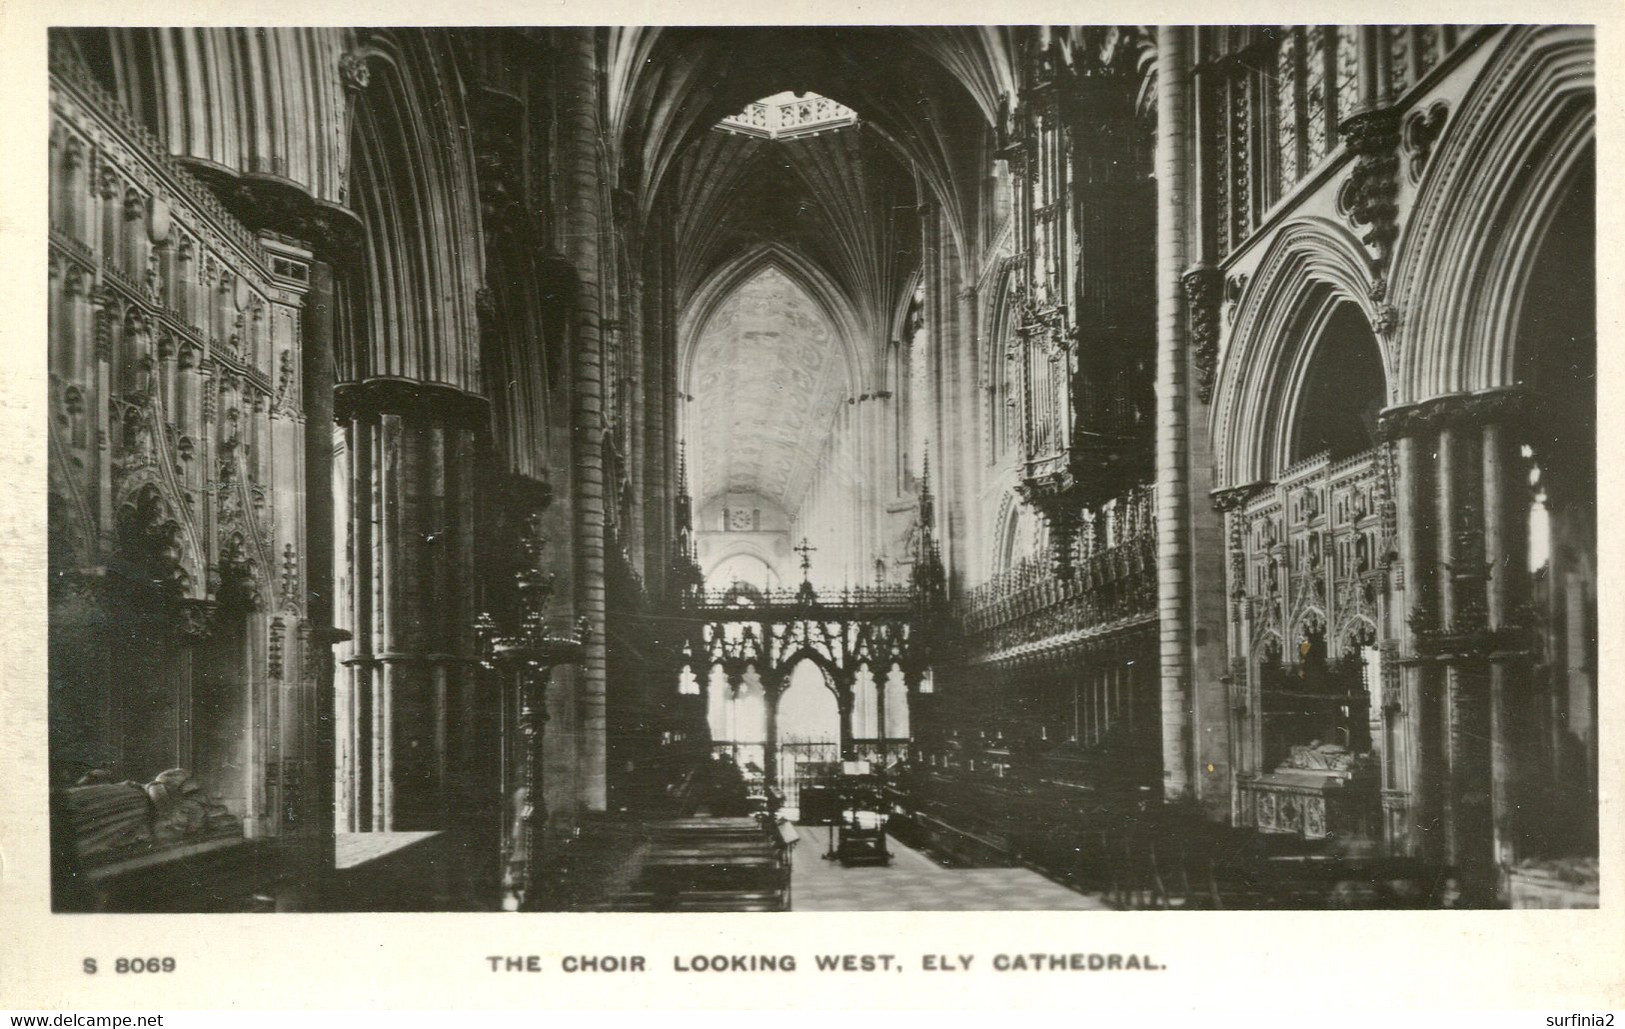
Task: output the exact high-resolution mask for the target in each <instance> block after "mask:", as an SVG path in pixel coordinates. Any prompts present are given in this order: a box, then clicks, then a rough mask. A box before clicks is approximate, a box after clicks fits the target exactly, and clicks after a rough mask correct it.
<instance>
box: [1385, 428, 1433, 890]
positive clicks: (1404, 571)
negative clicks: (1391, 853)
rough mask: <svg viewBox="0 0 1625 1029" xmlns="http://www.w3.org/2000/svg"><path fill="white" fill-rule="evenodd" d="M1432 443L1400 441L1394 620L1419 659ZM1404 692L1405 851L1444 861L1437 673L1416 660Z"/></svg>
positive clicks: (1426, 594) (1425, 608) (1427, 573)
mask: <svg viewBox="0 0 1625 1029" xmlns="http://www.w3.org/2000/svg"><path fill="white" fill-rule="evenodd" d="M1427 446H1428V444H1427V442H1426V441H1424V440H1423V439H1420V438H1418V437H1417V436H1416V435H1414V434H1412V435H1405V436H1402V437H1400V438H1399V439H1398V440H1397V441H1396V442H1395V449H1396V452H1397V464H1398V467H1397V469H1396V474H1395V480H1396V481H1395V483H1394V488H1395V491H1396V493H1397V494H1398V497H1397V500H1398V503H1397V511H1396V514H1397V520H1398V531H1399V539H1398V540H1397V541H1396V545H1397V549H1398V551H1399V567H1400V579H1401V582H1402V587H1403V593H1402V595H1401V600H1400V605H1399V606H1400V612H1399V616H1398V617H1396V618H1395V619H1394V624H1395V629H1396V631H1397V632H1398V633H1399V635H1400V638H1401V640H1402V641H1404V642H1403V643H1402V647H1403V650H1402V652H1404V653H1408V654H1412V655H1414V654H1415V651H1416V642H1415V637H1416V630H1417V627H1418V626H1419V625H1421V624H1424V623H1425V622H1426V620H1428V619H1430V618H1431V617H1432V614H1431V612H1432V603H1433V600H1432V596H1431V594H1432V588H1433V585H1432V584H1433V566H1432V564H1431V562H1429V561H1427V560H1425V558H1426V557H1427V556H1428V554H1429V552H1430V551H1431V550H1432V545H1431V542H1430V541H1429V540H1428V538H1427V534H1426V532H1425V527H1426V525H1427V522H1428V514H1427V511H1426V506H1425V499H1424V498H1425V497H1426V495H1427V490H1428V489H1429V488H1430V486H1431V482H1432V480H1431V477H1429V476H1428V475H1427V471H1426V467H1425V465H1424V463H1423V454H1424V453H1425V451H1426V449H1427ZM1402 674H1403V676H1404V680H1405V688H1404V701H1403V703H1404V713H1403V717H1404V722H1405V726H1404V738H1405V749H1406V751H1407V756H1408V760H1407V761H1406V769H1405V772H1406V774H1405V775H1404V778H1403V780H1402V788H1403V789H1404V790H1405V791H1406V793H1407V794H1408V798H1409V806H1410V811H1409V816H1410V817H1409V818H1407V819H1406V820H1405V824H1406V833H1407V835H1408V836H1409V839H1408V840H1407V841H1405V847H1404V849H1405V851H1406V852H1407V853H1409V854H1413V855H1416V856H1419V857H1422V858H1424V859H1426V860H1429V861H1438V860H1442V858H1443V850H1442V846H1441V843H1442V834H1441V833H1439V832H1438V831H1437V828H1438V819H1439V818H1440V817H1441V815H1440V811H1439V790H1438V785H1437V784H1438V781H1439V762H1440V736H1439V728H1438V713H1437V712H1438V700H1437V691H1436V689H1435V686H1434V683H1433V679H1434V675H1433V669H1431V668H1428V667H1427V666H1426V665H1423V664H1418V663H1416V662H1415V661H1410V662H1407V663H1406V664H1405V666H1404V670H1403V672H1402Z"/></svg>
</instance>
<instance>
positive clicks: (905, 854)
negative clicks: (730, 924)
mask: <svg viewBox="0 0 1625 1029" xmlns="http://www.w3.org/2000/svg"><path fill="white" fill-rule="evenodd" d="M796 831H797V832H798V833H800V835H801V840H800V842H799V843H797V844H796V849H795V851H794V853H793V854H792V855H791V861H792V863H793V871H792V873H791V891H792V892H791V907H792V909H793V910H796V911H1104V910H1107V906H1106V905H1105V904H1104V903H1102V902H1101V901H1099V900H1097V899H1096V898H1094V897H1087V896H1084V895H1083V894H1081V893H1074V892H1073V891H1072V890H1069V889H1067V888H1066V887H1065V886H1062V885H1060V884H1059V883H1055V882H1051V881H1050V880H1048V879H1046V878H1044V877H1043V876H1041V875H1039V874H1038V873H1037V872H1032V871H1029V870H1027V869H1025V868H943V867H942V866H941V865H938V864H937V863H936V862H934V861H932V860H931V859H930V858H928V857H926V856H925V855H924V854H921V853H920V852H919V851H917V850H913V849H911V848H909V847H905V846H904V845H903V844H901V843H898V842H897V841H896V840H892V839H888V840H887V841H886V845H887V847H888V848H889V849H890V850H891V852H892V854H893V855H894V856H893V858H892V862H891V864H889V865H886V866H884V867H880V866H861V865H860V866H858V867H855V868H842V867H841V863H840V862H839V861H828V860H825V859H824V853H825V852H826V851H827V850H828V849H829V830H828V829H826V828H824V827H822V826H810V825H803V826H797V829H796Z"/></svg>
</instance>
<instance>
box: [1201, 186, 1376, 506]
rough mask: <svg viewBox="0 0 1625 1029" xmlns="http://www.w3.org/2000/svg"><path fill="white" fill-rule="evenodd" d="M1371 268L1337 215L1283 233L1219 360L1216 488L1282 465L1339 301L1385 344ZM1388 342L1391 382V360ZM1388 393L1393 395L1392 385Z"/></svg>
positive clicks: (1250, 288)
mask: <svg viewBox="0 0 1625 1029" xmlns="http://www.w3.org/2000/svg"><path fill="white" fill-rule="evenodd" d="M1371 273H1372V267H1371V262H1370V260H1369V258H1368V257H1367V256H1366V254H1365V251H1364V249H1363V248H1362V247H1361V246H1360V244H1359V242H1358V241H1357V240H1356V239H1355V238H1354V237H1353V236H1351V235H1350V234H1349V233H1348V232H1347V231H1346V230H1344V229H1343V228H1342V227H1340V226H1338V225H1337V224H1335V223H1334V222H1331V221H1328V220H1325V219H1321V218H1306V219H1303V220H1300V221H1296V222H1292V223H1290V224H1288V225H1286V226H1283V227H1282V229H1281V231H1280V232H1279V233H1278V234H1277V235H1276V237H1275V239H1274V240H1273V241H1272V242H1271V244H1270V247H1269V250H1268V251H1267V252H1266V253H1265V255H1264V258H1263V260H1262V261H1261V262H1260V263H1259V267H1258V271H1257V272H1256V273H1255V274H1254V275H1253V276H1252V278H1251V280H1250V281H1249V282H1248V284H1247V287H1246V289H1245V291H1244V292H1243V294H1242V297H1241V299H1240V302H1239V307H1238V309H1237V313H1236V320H1235V328H1234V329H1233V330H1232V332H1231V335H1230V341H1229V344H1228V345H1227V346H1226V347H1225V350H1224V353H1223V355H1222V356H1221V358H1220V363H1219V371H1218V377H1217V382H1216V389H1215V391H1214V397H1213V411H1212V414H1211V415H1210V417H1211V419H1212V423H1213V424H1212V428H1213V434H1214V435H1213V439H1214V461H1215V464H1216V468H1215V471H1216V476H1215V479H1216V481H1215V486H1216V488H1219V489H1226V488H1231V487H1234V486H1240V485H1246V484H1248V483H1254V482H1261V481H1265V480H1268V479H1270V478H1271V477H1272V476H1273V475H1274V474H1275V471H1276V469H1277V468H1278V467H1282V466H1284V455H1285V453H1286V451H1287V449H1288V448H1289V446H1290V442H1289V441H1290V435H1289V434H1290V426H1289V424H1288V423H1289V422H1290V420H1291V418H1292V412H1293V411H1294V410H1295V408H1296V406H1297V403H1298V400H1299V399H1300V398H1301V396H1302V391H1303V388H1304V383H1305V377H1306V375H1307V372H1308V369H1309V365H1310V362H1311V361H1312V360H1313V357H1314V353H1313V351H1314V349H1315V344H1316V343H1317V342H1318V341H1319V338H1320V336H1319V333H1320V330H1321V329H1323V328H1324V327H1325V325H1326V322H1327V320H1328V319H1329V318H1330V317H1331V316H1332V314H1333V313H1334V311H1335V310H1336V308H1337V307H1338V306H1339V305H1340V304H1344V303H1351V304H1354V305H1355V306H1356V307H1357V308H1358V309H1359V311H1360V313H1361V314H1362V315H1363V316H1364V317H1365V319H1366V323H1367V325H1368V326H1370V327H1372V329H1373V335H1374V336H1376V337H1378V339H1379V342H1380V339H1381V336H1382V334H1381V332H1379V331H1377V330H1378V329H1380V328H1382V327H1385V326H1386V321H1385V319H1384V318H1383V316H1382V312H1381V311H1380V309H1379V306H1378V304H1377V302H1376V301H1374V300H1373V299H1372V298H1371ZM1380 349H1382V350H1383V351H1384V352H1383V353H1382V354H1381V355H1380V356H1381V359H1382V363H1383V370H1384V375H1385V378H1386V379H1387V381H1388V382H1390V383H1391V382H1392V381H1393V378H1392V366H1391V362H1390V359H1389V356H1388V354H1387V353H1386V348H1380ZM1387 395H1388V398H1389V399H1390V400H1391V399H1392V390H1391V388H1390V389H1389V390H1388V394H1387Z"/></svg>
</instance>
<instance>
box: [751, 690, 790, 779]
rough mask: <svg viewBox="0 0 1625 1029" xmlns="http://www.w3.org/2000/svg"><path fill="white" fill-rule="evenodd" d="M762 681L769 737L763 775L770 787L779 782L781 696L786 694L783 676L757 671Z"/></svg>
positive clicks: (764, 752) (766, 743)
mask: <svg viewBox="0 0 1625 1029" xmlns="http://www.w3.org/2000/svg"><path fill="white" fill-rule="evenodd" d="M756 677H757V678H758V679H759V680H761V683H762V707H763V710H764V712H765V714H766V722H767V732H766V733H765V735H766V736H767V739H766V740H764V741H763V744H762V776H763V778H764V779H765V780H766V782H767V785H768V786H769V787H770V788H777V787H778V783H779V698H780V697H782V696H783V695H784V678H783V676H779V675H774V674H773V673H771V672H769V673H766V674H763V673H761V672H757V675H756Z"/></svg>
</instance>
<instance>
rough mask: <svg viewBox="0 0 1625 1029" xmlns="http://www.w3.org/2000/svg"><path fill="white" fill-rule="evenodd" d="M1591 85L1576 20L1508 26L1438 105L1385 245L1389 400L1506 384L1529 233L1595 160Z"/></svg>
mask: <svg viewBox="0 0 1625 1029" xmlns="http://www.w3.org/2000/svg"><path fill="white" fill-rule="evenodd" d="M1595 90H1596V64H1595V50H1594V42H1593V33H1592V30H1591V28H1590V27H1589V26H1582V25H1567V26H1553V25H1547V26H1526V27H1520V28H1518V29H1516V30H1515V31H1513V32H1511V33H1510V34H1509V35H1508V36H1507V37H1506V39H1505V40H1504V41H1503V42H1502V43H1501V44H1500V46H1499V47H1498V48H1497V51H1496V53H1495V54H1494V55H1493V57H1492V58H1491V63H1490V66H1489V67H1488V68H1487V69H1486V70H1485V71H1484V72H1483V73H1482V74H1480V75H1479V76H1478V78H1477V79H1476V80H1475V84H1474V88H1473V90H1472V91H1471V92H1469V93H1468V95H1467V97H1466V98H1465V99H1464V100H1463V102H1462V104H1461V106H1460V108H1459V110H1457V111H1456V112H1454V113H1453V114H1452V115H1451V116H1450V120H1449V122H1448V123H1447V125H1446V126H1445V129H1444V134H1443V136H1442V137H1441V139H1440V140H1439V142H1438V143H1437V144H1436V146H1435V149H1434V152H1433V154H1432V155H1431V157H1430V158H1428V160H1427V164H1426V169H1425V172H1424V174H1423V179H1422V183H1421V187H1420V191H1419V192H1418V194H1417V198H1416V205H1415V208H1414V209H1413V211H1412V213H1411V216H1410V218H1409V219H1408V221H1407V225H1406V228H1405V230H1404V233H1403V235H1401V236H1400V238H1399V241H1398V243H1397V251H1398V253H1399V259H1398V264H1397V266H1396V268H1395V271H1394V277H1393V278H1394V290H1393V293H1394V302H1395V304H1396V306H1397V309H1398V311H1399V314H1400V319H1401V324H1400V327H1399V331H1398V339H1397V342H1398V352H1399V357H1400V367H1399V374H1398V376H1397V382H1396V386H1397V396H1396V397H1395V402H1396V403H1400V404H1406V403H1415V402H1418V401H1422V400H1428V399H1430V398H1432V397H1436V396H1442V395H1445V394H1450V393H1458V392H1479V391H1483V390H1489V389H1495V388H1499V387H1505V386H1512V385H1515V384H1517V382H1518V375H1519V371H1518V355H1517V353H1516V348H1517V335H1518V333H1517V326H1518V323H1519V320H1520V316H1521V308H1522V304H1523V302H1524V297H1525V293H1526V287H1527V284H1528V281H1529V279H1530V277H1531V276H1532V275H1533V274H1534V272H1535V267H1534V266H1535V262H1536V261H1537V260H1538V259H1539V257H1540V254H1541V250H1542V248H1541V243H1542V241H1543V240H1544V239H1545V236H1546V233H1547V231H1548V230H1549V228H1550V226H1551V224H1552V222H1553V220H1554V219H1555V218H1556V217H1557V215H1558V212H1559V210H1560V208H1561V207H1562V205H1563V202H1564V200H1565V199H1566V198H1568V197H1569V195H1570V194H1571V193H1572V192H1573V190H1574V189H1575V188H1577V185H1578V184H1579V183H1580V182H1581V180H1582V179H1583V176H1584V175H1585V174H1586V173H1587V171H1588V170H1589V167H1590V165H1591V163H1592V162H1593V161H1594V151H1595V140H1596V102H1595V95H1596V94H1595Z"/></svg>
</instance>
